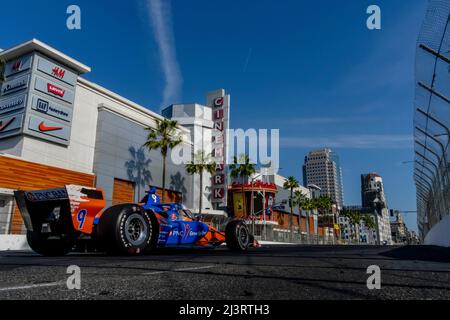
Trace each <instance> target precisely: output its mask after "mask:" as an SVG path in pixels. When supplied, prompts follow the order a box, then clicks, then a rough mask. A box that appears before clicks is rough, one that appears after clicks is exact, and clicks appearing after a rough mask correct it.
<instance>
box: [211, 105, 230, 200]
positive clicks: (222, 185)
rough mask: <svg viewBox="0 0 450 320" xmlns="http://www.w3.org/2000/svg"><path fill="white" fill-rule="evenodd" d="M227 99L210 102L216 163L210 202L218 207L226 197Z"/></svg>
mask: <svg viewBox="0 0 450 320" xmlns="http://www.w3.org/2000/svg"><path fill="white" fill-rule="evenodd" d="M228 101H229V100H228V99H227V96H220V97H216V98H214V99H213V100H212V103H211V107H212V113H213V122H214V129H213V156H214V160H215V162H216V163H217V165H216V172H215V174H214V176H213V177H212V184H213V194H212V202H214V203H217V204H218V205H219V206H220V205H222V206H224V205H226V197H227V194H226V193H227V181H226V180H227V179H226V172H225V157H226V152H225V151H226V145H225V141H226V139H225V134H226V130H225V129H226V128H227V126H228V125H227V119H225V116H226V115H227V114H228V108H229V106H228Z"/></svg>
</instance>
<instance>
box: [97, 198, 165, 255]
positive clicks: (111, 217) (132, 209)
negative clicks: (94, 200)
mask: <svg viewBox="0 0 450 320" xmlns="http://www.w3.org/2000/svg"><path fill="white" fill-rule="evenodd" d="M97 230H98V237H99V241H100V245H101V247H102V248H104V249H105V250H106V252H107V253H110V254H131V255H133V254H134V255H137V254H142V253H143V252H144V251H145V250H146V249H148V248H149V247H151V242H152V239H154V234H155V233H156V232H157V225H156V224H155V223H154V220H153V219H151V218H150V216H149V214H148V213H147V212H146V211H145V210H144V209H143V208H142V207H140V206H139V205H135V204H124V205H118V206H113V207H111V208H109V209H108V210H106V211H105V213H103V215H102V216H101V218H100V222H99V224H98V229H97Z"/></svg>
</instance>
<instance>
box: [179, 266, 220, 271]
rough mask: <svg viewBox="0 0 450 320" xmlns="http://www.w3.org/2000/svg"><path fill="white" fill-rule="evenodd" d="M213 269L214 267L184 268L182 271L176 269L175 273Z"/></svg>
mask: <svg viewBox="0 0 450 320" xmlns="http://www.w3.org/2000/svg"><path fill="white" fill-rule="evenodd" d="M211 268H214V266H204V267H192V268H182V269H175V270H173V271H191V270H202V269H211Z"/></svg>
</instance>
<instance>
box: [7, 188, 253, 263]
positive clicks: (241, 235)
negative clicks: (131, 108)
mask: <svg viewBox="0 0 450 320" xmlns="http://www.w3.org/2000/svg"><path fill="white" fill-rule="evenodd" d="M14 196H15V199H16V202H17V204H18V206H19V210H20V213H21V215H22V218H23V220H24V223H25V227H26V229H27V240H28V244H29V245H30V247H31V248H32V249H33V250H34V251H35V252H37V253H39V254H42V255H48V256H57V255H64V254H66V253H68V252H70V251H73V250H75V249H76V248H79V247H80V243H83V244H84V245H85V246H84V247H83V248H87V247H89V248H90V249H92V250H94V251H105V252H107V253H110V254H142V253H145V252H151V251H152V250H154V249H156V248H170V247H175V248H214V247H217V246H219V245H221V244H223V243H226V245H227V246H228V248H229V249H231V250H233V251H246V250H247V249H248V248H249V247H252V246H253V247H259V244H258V242H257V241H256V240H255V239H254V236H253V235H252V234H251V233H250V232H249V229H248V227H247V225H246V224H245V222H244V221H242V220H236V219H228V220H227V221H226V223H225V224H224V226H222V228H220V229H221V230H222V229H223V231H220V230H219V229H216V228H214V227H212V226H210V225H208V224H206V223H204V222H202V221H200V219H199V218H196V217H194V216H193V214H192V213H191V212H190V211H189V210H187V209H186V208H185V207H184V206H183V205H181V204H179V203H161V202H160V199H159V197H158V196H157V195H156V192H155V189H154V188H152V189H151V190H150V191H149V192H148V193H147V195H146V196H145V197H144V199H142V201H141V202H140V203H123V204H117V205H113V206H111V207H108V208H105V198H104V194H103V191H102V190H101V189H96V188H88V187H82V186H76V185H67V186H65V187H63V188H57V189H47V190H35V191H22V190H19V191H15V192H14ZM86 243H88V244H89V245H86Z"/></svg>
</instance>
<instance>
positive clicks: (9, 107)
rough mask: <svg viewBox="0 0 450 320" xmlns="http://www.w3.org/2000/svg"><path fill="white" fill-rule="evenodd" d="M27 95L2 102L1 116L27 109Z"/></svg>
mask: <svg viewBox="0 0 450 320" xmlns="http://www.w3.org/2000/svg"><path fill="white" fill-rule="evenodd" d="M26 97H27V96H26V95H24V94H23V95H20V96H18V97H14V98H10V99H4V100H1V101H0V115H1V114H5V113H9V112H11V111H16V110H20V109H22V108H25V102H26Z"/></svg>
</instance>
